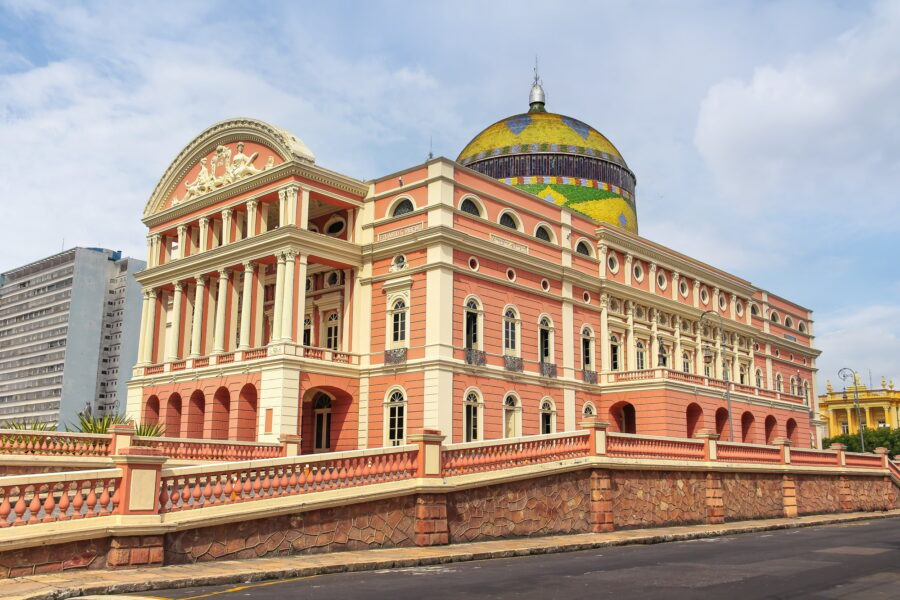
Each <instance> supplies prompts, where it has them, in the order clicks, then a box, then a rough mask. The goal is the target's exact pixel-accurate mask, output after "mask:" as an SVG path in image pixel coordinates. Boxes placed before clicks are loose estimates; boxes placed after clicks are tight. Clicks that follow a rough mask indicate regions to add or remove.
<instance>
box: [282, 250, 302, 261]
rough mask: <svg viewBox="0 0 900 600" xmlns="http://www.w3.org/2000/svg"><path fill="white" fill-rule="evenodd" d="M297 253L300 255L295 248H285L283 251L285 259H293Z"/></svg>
mask: <svg viewBox="0 0 900 600" xmlns="http://www.w3.org/2000/svg"><path fill="white" fill-rule="evenodd" d="M299 255H300V253H299V252H297V251H296V250H285V251H284V258H285V260H294V259H295V258H297V256H299Z"/></svg>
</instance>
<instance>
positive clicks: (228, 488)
mask: <svg viewBox="0 0 900 600" xmlns="http://www.w3.org/2000/svg"><path fill="white" fill-rule="evenodd" d="M232 479H234V474H229V473H227V474H226V475H225V489H224V490H222V491H223V492H225V497H224V498H223V502H225V503H226V504H230V503H232V502H234V501H235V499H236V498H237V493H236V492H235V490H234V486H233V485H231V481H232Z"/></svg>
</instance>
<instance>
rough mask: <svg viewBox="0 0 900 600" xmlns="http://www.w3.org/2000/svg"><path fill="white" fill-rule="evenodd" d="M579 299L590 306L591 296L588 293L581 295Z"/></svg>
mask: <svg viewBox="0 0 900 600" xmlns="http://www.w3.org/2000/svg"><path fill="white" fill-rule="evenodd" d="M581 298H582V299H583V300H584V301H585V302H587V303H588V304H590V302H591V294H590V293H589V292H585V293H583V294H582V295H581Z"/></svg>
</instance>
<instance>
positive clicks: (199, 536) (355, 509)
mask: <svg viewBox="0 0 900 600" xmlns="http://www.w3.org/2000/svg"><path fill="white" fill-rule="evenodd" d="M415 511H416V507H415V503H414V500H413V499H412V498H410V497H401V498H389V499H386V500H379V501H377V502H365V503H362V504H350V505H346V506H338V507H334V508H326V509H322V510H317V511H310V512H303V513H298V514H293V515H282V516H277V517H269V518H265V519H256V520H247V521H241V522H239V523H230V524H226V525H215V526H212V527H201V528H199V529H192V530H188V531H179V532H176V533H170V534H167V535H166V544H165V554H166V563H167V564H173V563H191V562H201V561H209V560H219V559H223V560H224V559H235V558H257V557H260V556H283V555H288V554H318V553H323V552H337V551H340V550H366V549H372V548H393V547H398V546H412V545H414V536H415V521H416V512H415Z"/></svg>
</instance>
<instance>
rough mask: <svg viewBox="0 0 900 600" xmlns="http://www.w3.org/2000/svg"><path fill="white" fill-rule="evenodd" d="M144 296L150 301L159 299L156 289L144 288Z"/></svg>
mask: <svg viewBox="0 0 900 600" xmlns="http://www.w3.org/2000/svg"><path fill="white" fill-rule="evenodd" d="M144 296H145V297H147V298H149V299H150V300H156V299H157V298H158V297H159V290H157V289H156V288H146V289H145V290H144Z"/></svg>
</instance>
